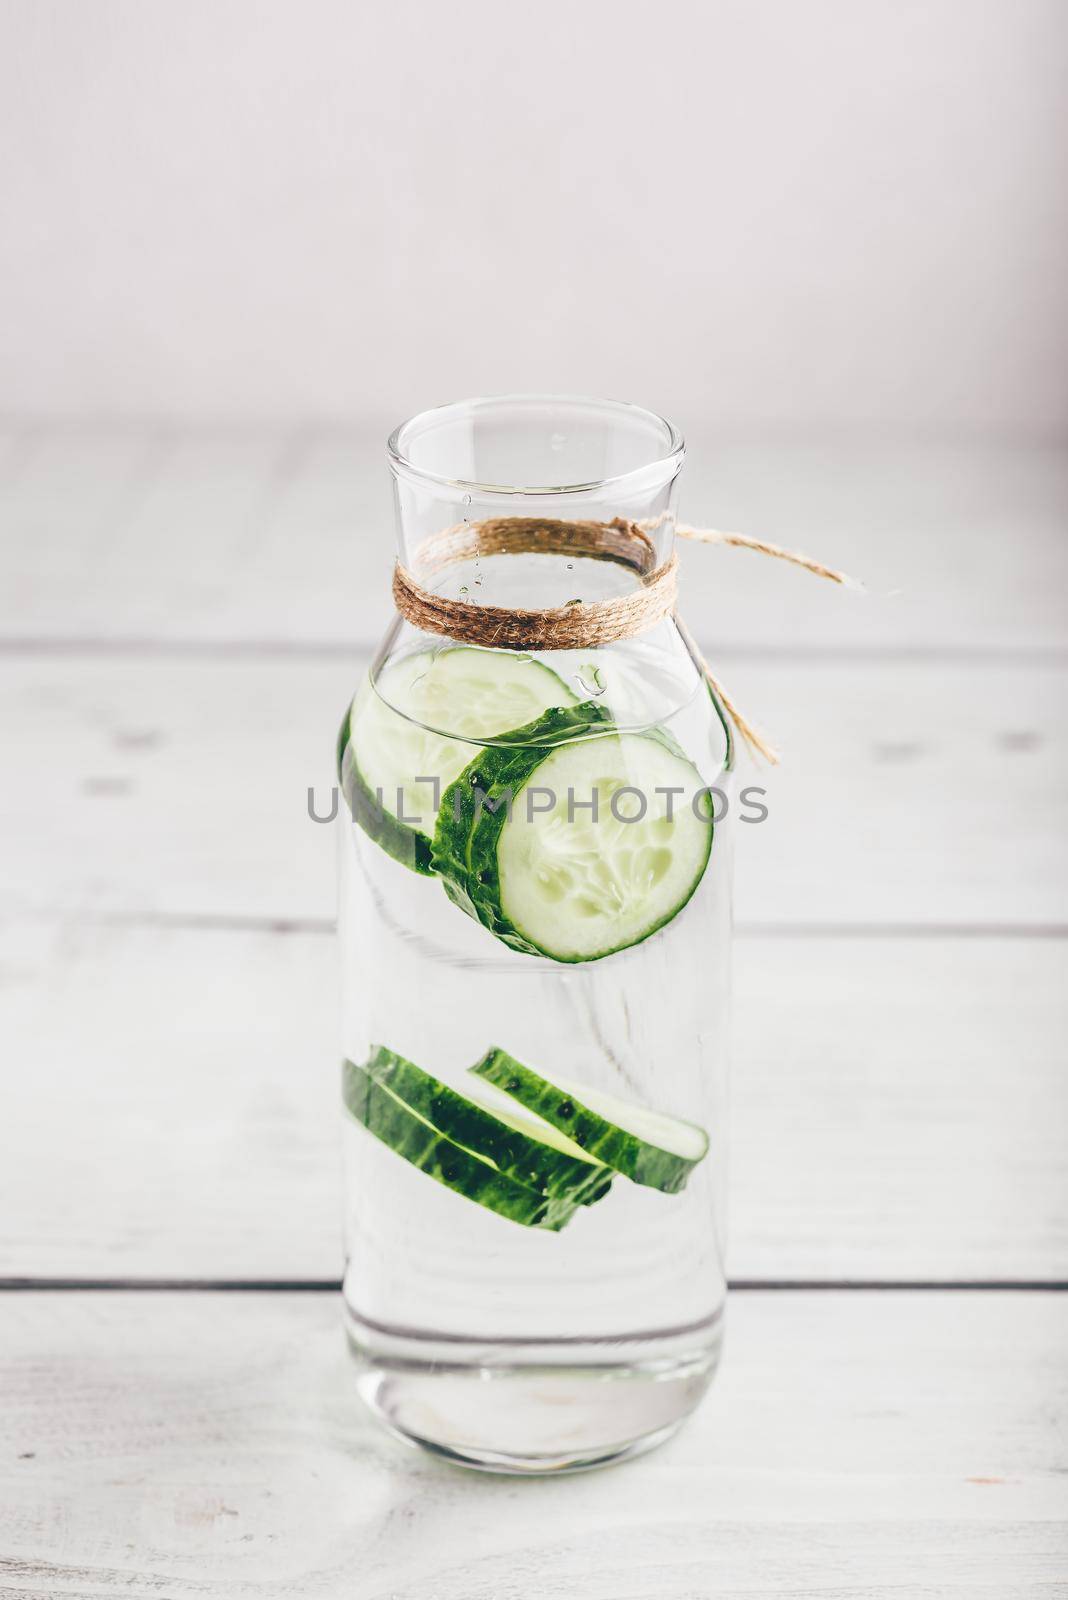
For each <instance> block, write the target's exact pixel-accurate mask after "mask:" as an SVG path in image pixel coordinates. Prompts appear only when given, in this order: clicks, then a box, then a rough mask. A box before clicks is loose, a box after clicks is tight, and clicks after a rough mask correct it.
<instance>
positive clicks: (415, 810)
mask: <svg viewBox="0 0 1068 1600" xmlns="http://www.w3.org/2000/svg"><path fill="white" fill-rule="evenodd" d="M574 699H575V696H574V695H573V694H572V693H571V691H570V690H569V689H568V687H567V685H566V684H565V683H564V682H563V680H562V679H561V678H559V677H557V675H556V673H555V672H553V671H552V669H551V668H550V667H547V666H545V665H544V664H543V663H542V662H540V661H535V660H534V659H533V658H531V657H530V656H516V655H514V654H508V653H506V652H498V651H493V650H480V649H474V648H470V647H460V646H455V647H450V648H447V649H443V650H421V651H419V652H417V653H416V654H414V655H410V656H405V657H403V658H402V659H401V660H399V661H393V662H390V663H389V664H388V665H387V666H386V667H384V668H383V670H382V671H381V673H380V674H379V676H378V680H377V684H372V683H371V682H370V680H367V681H365V682H364V684H363V685H362V686H361V688H360V690H359V692H358V693H357V695H356V698H355V700H354V701H353V703H352V705H351V706H350V707H349V710H348V712H347V713H346V718H345V721H344V723H343V724H342V729H341V736H340V738H339V741H338V777H339V781H340V784H341V788H342V791H343V793H344V795H345V799H346V801H347V803H348V806H349V810H350V811H351V812H352V815H353V817H354V819H355V820H356V821H357V822H358V823H359V824H360V826H361V827H362V828H363V829H364V831H365V832H366V833H367V834H368V835H369V837H370V838H372V839H373V840H374V842H375V843H376V844H377V845H380V846H381V848H382V849H383V850H386V851H387V852H388V853H389V854H390V855H391V856H393V857H394V858H395V859H396V860H398V861H400V862H403V864H404V865H405V866H406V867H410V868H411V869H412V870H413V871H415V872H421V873H424V874H429V873H430V872H431V871H432V867H431V843H430V841H431V836H432V834H433V832H434V799H435V788H434V784H433V782H429V781H424V782H421V783H420V782H417V781H416V780H417V779H420V778H421V779H424V780H431V779H436V780H437V784H438V793H439V794H440V793H441V792H442V791H443V790H445V789H446V788H447V787H448V785H449V784H451V783H452V782H453V780H454V779H455V778H456V777H457V776H458V774H459V773H460V772H462V770H463V768H464V767H465V766H466V765H467V764H468V762H469V761H470V760H471V758H472V756H473V755H476V754H477V747H476V746H473V745H472V744H470V743H468V742H465V741H467V740H475V741H476V742H477V741H479V740H482V739H490V738H494V737H496V736H497V735H500V734H506V733H507V732H508V731H509V730H510V729H512V728H515V727H518V726H520V725H522V724H525V723H528V722H530V721H531V720H532V719H533V718H536V717H537V716H539V715H540V713H541V712H543V711H545V710H547V709H548V708H549V707H550V706H562V705H568V704H570V703H573V702H574ZM437 729H447V730H448V734H446V733H442V732H437V731H435V730H437Z"/></svg>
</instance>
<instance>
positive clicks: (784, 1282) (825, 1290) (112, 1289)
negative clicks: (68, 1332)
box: [0, 1277, 1068, 1294]
mask: <svg viewBox="0 0 1068 1600" xmlns="http://www.w3.org/2000/svg"><path fill="white" fill-rule="evenodd" d="M727 1287H728V1289H729V1290H730V1292H731V1294H843V1293H845V1294H881V1293H887V1294H1065V1293H1068V1280H1066V1279H1057V1278H1050V1279H1046V1278H731V1279H729V1280H728V1284H727ZM341 1288H342V1283H341V1279H340V1278H32V1277H30V1278H0V1294H20V1293H33V1294H41V1293H58V1294H112V1293H114V1294H340V1293H341Z"/></svg>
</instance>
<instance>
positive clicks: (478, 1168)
mask: <svg viewBox="0 0 1068 1600" xmlns="http://www.w3.org/2000/svg"><path fill="white" fill-rule="evenodd" d="M342 1095H343V1099H344V1103H345V1108H346V1110H347V1111H348V1113H349V1115H350V1116H351V1117H353V1118H354V1119H355V1120H356V1121H357V1122H358V1123H360V1124H361V1125H362V1126H363V1127H364V1128H366V1130H367V1132H368V1133H370V1134H373V1136H374V1137H375V1138H376V1139H378V1140H379V1141H380V1142H381V1143H382V1144H384V1145H386V1146H387V1147H388V1148H389V1149H390V1150H392V1151H393V1152H394V1154H395V1155H398V1156H400V1157H401V1158H402V1159H403V1160H405V1161H407V1162H409V1163H410V1165H411V1166H413V1167H416V1168H417V1169H418V1170H419V1171H420V1172H423V1173H425V1174H426V1176H427V1177H428V1178H433V1179H434V1181H435V1182H436V1183H440V1184H442V1185H443V1186H444V1187H445V1188H446V1189H451V1190H452V1192H453V1193H454V1194H458V1195H462V1196H463V1197H464V1199H466V1200H472V1201H474V1202H475V1204H477V1205H480V1206H483V1207H485V1208H486V1209H487V1210H489V1211H493V1212H496V1214H497V1215H498V1216H500V1217H504V1218H505V1220H506V1221H508V1222H515V1223H519V1224H520V1225H521V1226H522V1227H527V1228H545V1229H548V1230H550V1231H551V1232H553V1233H558V1232H559V1230H560V1229H561V1228H563V1227H564V1226H565V1225H566V1224H567V1223H568V1222H569V1221H570V1220H571V1218H572V1217H573V1216H574V1214H575V1209H576V1208H575V1206H574V1204H573V1203H571V1202H570V1201H567V1200H564V1199H562V1198H558V1197H553V1196H549V1195H545V1194H539V1193H538V1192H537V1191H536V1190H534V1189H529V1188H527V1187H526V1185H525V1184H522V1183H519V1182H517V1181H516V1179H514V1178H510V1177H508V1176H507V1175H506V1174H505V1173H503V1172H499V1171H498V1170H497V1168H496V1167H494V1166H493V1165H491V1163H490V1162H488V1161H485V1160H483V1159H482V1157H481V1156H477V1155H474V1154H473V1153H472V1152H471V1151H470V1150H465V1149H464V1148H462V1146H460V1145H458V1144H454V1143H453V1142H452V1140H451V1139H447V1138H446V1137H445V1135H444V1134H443V1133H439V1132H438V1130H437V1129H436V1128H433V1127H431V1125H430V1124H429V1123H428V1122H425V1121H424V1120H423V1118H422V1117H420V1116H418V1115H417V1114H416V1113H415V1112H414V1111H413V1110H412V1109H411V1108H410V1107H409V1106H407V1105H405V1103H404V1102H403V1101H402V1100H399V1099H398V1098H397V1097H396V1095H394V1094H393V1093H391V1091H390V1090H389V1089H388V1088H386V1086H385V1084H383V1083H381V1082H379V1081H378V1080H377V1079H376V1078H375V1077H374V1076H373V1075H372V1074H371V1073H369V1072H368V1071H367V1070H366V1068H364V1067H361V1066H358V1065H357V1063H356V1062H354V1061H349V1060H346V1061H345V1062H344V1063H343V1067H342Z"/></svg>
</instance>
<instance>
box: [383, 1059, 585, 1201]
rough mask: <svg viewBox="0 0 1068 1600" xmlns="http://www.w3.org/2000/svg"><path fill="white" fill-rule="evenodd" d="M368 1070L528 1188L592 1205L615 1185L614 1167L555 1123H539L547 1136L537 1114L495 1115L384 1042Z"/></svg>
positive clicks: (419, 1113) (446, 1132) (463, 1144)
mask: <svg viewBox="0 0 1068 1600" xmlns="http://www.w3.org/2000/svg"><path fill="white" fill-rule="evenodd" d="M366 1071H367V1074H368V1076H369V1077H371V1078H373V1079H374V1080H375V1082H376V1083H380V1084H382V1085H383V1087H384V1088H386V1089H388V1090H389V1091H390V1093H391V1094H393V1095H394V1096H395V1097H396V1098H397V1099H398V1100H402V1101H403V1102H404V1104H405V1105H406V1106H408V1107H409V1109H410V1110H412V1111H414V1112H415V1113H416V1115H417V1116H419V1117H421V1118H422V1119H423V1120H424V1121H425V1122H428V1123H430V1125H431V1126H432V1127H434V1128H436V1129H437V1131H438V1132H439V1133H442V1134H444V1135H445V1137H446V1138H447V1139H450V1140H451V1141H452V1142H453V1143H454V1144H457V1145H460V1146H461V1147H462V1148H463V1149H465V1150H469V1151H470V1152H471V1153H472V1154H474V1155H478V1156H481V1157H483V1159H484V1160H487V1161H492V1162H493V1164H494V1166H495V1167H496V1168H497V1169H498V1171H500V1172H503V1173H504V1174H505V1175H506V1176H508V1177H510V1178H515V1179H516V1180H517V1182H519V1183H522V1184H523V1185H524V1186H525V1187H526V1188H529V1189H534V1190H536V1191H537V1192H538V1193H540V1194H544V1195H549V1196H551V1197H553V1198H559V1199H563V1200H566V1201H570V1202H571V1203H572V1204H581V1205H592V1204H593V1203H594V1202H595V1201H596V1200H599V1199H601V1197H602V1196H603V1195H604V1194H605V1193H606V1192H607V1191H608V1189H609V1188H610V1186H611V1183H612V1177H613V1174H612V1172H611V1170H610V1169H609V1168H608V1167H606V1166H604V1165H603V1164H602V1163H601V1162H598V1161H597V1160H595V1159H594V1158H593V1157H591V1156H586V1155H584V1154H583V1153H582V1151H581V1150H579V1149H578V1148H577V1147H575V1146H574V1145H573V1144H572V1141H571V1140H569V1139H568V1138H567V1137H566V1135H564V1136H561V1133H560V1131H559V1130H558V1129H556V1128H554V1127H553V1126H552V1125H551V1124H546V1123H542V1124H541V1128H542V1129H543V1130H544V1136H543V1137H539V1134H538V1131H537V1130H538V1127H539V1119H537V1118H535V1117H533V1116H530V1115H529V1114H528V1115H527V1116H526V1117H525V1118H524V1119H523V1125H522V1126H517V1125H516V1124H515V1123H513V1122H510V1121H508V1120H506V1118H507V1116H508V1113H507V1111H502V1113H501V1114H495V1113H494V1112H493V1111H492V1110H488V1109H487V1108H485V1107H484V1106H482V1105H479V1104H477V1103H476V1102H475V1101H473V1100H471V1099H469V1098H468V1097H467V1096H466V1095H463V1094H461V1093H460V1092H459V1091H458V1090H456V1089H451V1088H450V1087H449V1086H448V1084H445V1083H442V1082H441V1081H440V1080H439V1079H438V1078H435V1077H432V1076H431V1074H430V1073H429V1072H424V1070H423V1068H422V1067H418V1066H416V1064H415V1063H414V1062H413V1061H409V1060H408V1059H407V1058H406V1057H405V1056H401V1055H398V1054H397V1053H396V1051H393V1050H389V1049H387V1048H386V1047H385V1046H384V1045H376V1046H374V1047H373V1048H372V1051H371V1055H370V1058H369V1060H368V1062H367V1068H366ZM490 1092H491V1093H492V1091H490ZM501 1098H502V1100H503V1099H504V1097H503V1096H502V1097H501ZM505 1105H507V1101H505ZM567 1145H571V1146H572V1148H571V1150H570V1151H569V1150H568V1149H567V1148H566V1146H567Z"/></svg>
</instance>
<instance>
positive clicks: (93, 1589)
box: [0, 1294, 1068, 1600]
mask: <svg viewBox="0 0 1068 1600" xmlns="http://www.w3.org/2000/svg"><path fill="white" fill-rule="evenodd" d="M4 1327H5V1338H4V1344H3V1353H2V1355H0V1380H2V1386H3V1391H4V1394H5V1404H4V1407H3V1408H2V1411H0V1440H2V1448H0V1488H2V1492H0V1550H2V1551H3V1555H2V1557H0V1585H2V1588H0V1592H2V1593H4V1594H6V1595H12V1596H14V1595H19V1596H22V1597H30V1596H33V1597H37V1600H45V1597H47V1600H56V1597H58V1596H79V1597H83V1596H84V1597H88V1596H90V1595H92V1596H94V1597H96V1600H104V1597H108V1596H119V1595H129V1594H146V1595H147V1594H151V1595H153V1596H158V1597H159V1600H181V1597H184V1596H187V1595H189V1596H192V1595H196V1596H201V1597H207V1600H213V1597H218V1600H232V1597H233V1596H235V1595H237V1596H260V1595H262V1596H281V1597H290V1596H293V1597H296V1596H305V1595H307V1596H320V1597H324V1600H329V1597H331V1596H339V1597H340V1596H344V1597H346V1600H529V1597H530V1596H531V1595H535V1594H536V1595H537V1596H538V1597H539V1600H653V1597H655V1600H698V1597H700V1600H712V1597H713V1596H730V1597H732V1600H733V1597H735V1596H737V1595H739V1594H745V1595H747V1596H753V1597H755V1600H760V1597H765V1596H766V1597H771V1596H780V1595H793V1596H799V1595H804V1596H806V1597H808V1600H840V1597H841V1596H842V1595H843V1594H848V1595H851V1596H852V1595H856V1596H860V1595H863V1596H864V1597H865V1600H897V1597H898V1596H900V1595H901V1594H902V1593H907V1594H909V1595H910V1596H917V1597H963V1596H970V1597H975V1600H978V1597H990V1600H1023V1597H1035V1600H1037V1597H1038V1596H1040V1595H1041V1596H1046V1597H1048V1596H1054V1595H1058V1594H1060V1595H1063V1594H1064V1592H1065V1585H1064V1581H1063V1578H1064V1572H1065V1570H1066V1562H1068V1529H1066V1524H1065V1522H1064V1519H1063V1512H1064V1479H1063V1465H1062V1463H1063V1427H1064V1414H1065V1400H1066V1395H1065V1389H1066V1381H1065V1369H1064V1363H1063V1359H1062V1355H1063V1350H1064V1344H1065V1339H1066V1337H1068V1301H1066V1299H1065V1297H1063V1296H1057V1295H1042V1294H1032V1295H961V1294H958V1295H941V1294H939V1295H898V1294H878V1295H864V1294H853V1295H849V1294H821V1295H809V1294H791V1295H767V1294H765V1295H759V1294H749V1295H739V1296H736V1298H735V1300H734V1303H733V1306H732V1310H731V1332H730V1339H729V1341H728V1354H727V1358H726V1361H725V1365H724V1369H723V1371H722V1373H721V1374H720V1377H719V1379H718V1381H717V1384H716V1386H715V1387H714V1389H713V1391H712V1393H711V1395H710V1396H709V1398H708V1399H707V1401H706V1403H705V1405H704V1406H703V1408H702V1409H701V1410H700V1411H699V1412H698V1414H697V1416H696V1417H695V1418H694V1419H693V1421H692V1422H691V1423H690V1425H689V1426H688V1427H687V1428H685V1429H684V1430H683V1431H682V1432H681V1433H680V1434H679V1435H678V1436H677V1437H676V1438H675V1439H674V1440H672V1441H670V1442H669V1443H668V1444H667V1445H666V1446H664V1447H663V1448H662V1449H661V1450H659V1451H657V1452H655V1453H654V1454H652V1455H650V1456H648V1457H646V1458H644V1459H643V1460H642V1461H640V1462H636V1463H633V1464H632V1465H630V1466H627V1467H621V1468H618V1469H616V1470H614V1471H609V1472H603V1473H592V1474H588V1475H586V1476H583V1477H578V1478H563V1479H557V1480H556V1481H552V1480H550V1481H546V1482H543V1483H539V1484H530V1483H527V1484H523V1483H517V1482H516V1481H515V1480H509V1479H505V1478H485V1477H481V1476H476V1475H474V1474H467V1473H463V1472H461V1471H458V1470H457V1469H455V1468H450V1467H447V1466H445V1465H444V1464H442V1463H441V1462H438V1461H435V1460H433V1459H430V1458H428V1457H424V1456H422V1455H420V1454H418V1453H416V1452H415V1451H409V1450H406V1449H405V1448H404V1447H403V1446H402V1445H399V1444H395V1443H394V1442H393V1441H392V1440H391V1439H389V1438H387V1437H386V1436H385V1435H383V1434H381V1433H379V1432H378V1431H377V1430H376V1428H375V1427H374V1425H373V1424H372V1423H371V1422H370V1420H369V1419H368V1418H367V1417H366V1416H365V1415H364V1413H363V1412H362V1409H361V1408H360V1405H359V1402H358V1401H357V1400H356V1397H355V1395H354V1393H353V1386H352V1375H351V1371H350V1369H349V1368H348V1366H347V1357H346V1355H345V1352H344V1349H343V1347H342V1341H341V1337H340V1331H339V1325H338V1307H337V1303H336V1300H335V1298H334V1297H333V1296H323V1295H304V1296H293V1295H279V1294H270V1295H229V1296H227V1295H218V1294H203V1295H170V1294H166V1295H144V1294H142V1295H130V1294H114V1295H77V1296H70V1295H61V1294H51V1295H19V1296H11V1297H8V1299H7V1301H6V1302H5V1306H4Z"/></svg>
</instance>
